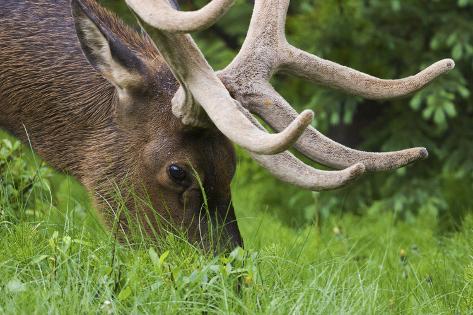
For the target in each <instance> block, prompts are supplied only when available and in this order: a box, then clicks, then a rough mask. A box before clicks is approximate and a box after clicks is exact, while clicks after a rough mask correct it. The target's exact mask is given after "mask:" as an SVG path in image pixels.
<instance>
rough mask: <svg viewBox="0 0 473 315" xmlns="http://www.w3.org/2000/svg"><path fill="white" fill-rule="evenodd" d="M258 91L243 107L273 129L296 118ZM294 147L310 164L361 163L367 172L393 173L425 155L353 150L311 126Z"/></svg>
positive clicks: (277, 98) (269, 92) (279, 100)
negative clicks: (311, 162)
mask: <svg viewBox="0 0 473 315" xmlns="http://www.w3.org/2000/svg"><path fill="white" fill-rule="evenodd" d="M258 91H259V93H258V94H254V95H252V96H251V97H248V98H247V102H248V103H247V104H248V106H247V107H248V109H249V110H250V111H251V112H253V113H255V114H257V115H258V116H260V117H262V118H263V120H264V121H266V122H267V123H268V124H269V125H270V126H271V127H272V128H274V129H275V130H279V129H280V128H284V125H285V124H287V123H288V122H289V121H291V120H292V118H293V117H294V116H297V112H296V111H295V110H294V109H293V108H292V107H291V105H289V103H287V101H286V100H285V99H284V98H283V97H282V96H281V95H279V94H278V93H277V92H276V91H275V90H274V88H273V87H272V86H270V85H269V84H267V83H266V86H261V87H260V88H258ZM261 104H264V106H261ZM314 144H316V145H314ZM295 148H296V149H297V150H298V151H299V152H301V153H302V154H304V155H305V156H307V157H310V158H311V159H313V160H314V161H316V162H319V163H322V164H325V165H327V166H330V167H334V168H345V167H348V166H350V165H353V164H355V163H363V164H364V165H365V167H366V170H368V171H386V170H393V169H396V168H399V167H402V166H405V165H407V164H410V163H413V162H415V161H417V160H420V159H425V158H426V157H427V156H428V153H427V150H426V149H425V148H411V149H406V150H401V151H394V152H383V153H379V152H365V151H359V150H354V149H351V148H348V147H346V146H344V145H342V144H340V143H337V142H335V141H333V140H331V139H329V138H328V137H326V136H324V135H323V134H321V133H320V132H319V131H318V130H317V129H315V128H313V127H308V128H307V130H306V131H305V133H304V134H303V135H302V137H301V138H300V139H299V141H298V142H297V143H296V144H295Z"/></svg>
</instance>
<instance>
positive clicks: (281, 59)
mask: <svg viewBox="0 0 473 315" xmlns="http://www.w3.org/2000/svg"><path fill="white" fill-rule="evenodd" d="M288 6H289V0H256V1H255V7H254V10H253V16H252V19H251V23H250V28H249V30H248V34H247V37H246V39H245V42H244V44H243V47H242V49H241V50H240V52H239V53H238V55H237V56H236V57H235V59H234V60H233V61H232V62H231V64H230V65H228V67H226V68H225V69H224V70H222V71H220V72H219V77H220V79H221V80H222V82H224V84H225V86H226V87H227V89H228V90H229V91H230V92H231V93H232V95H233V96H234V97H235V98H236V99H237V100H239V101H240V102H241V103H242V104H243V106H244V107H245V108H247V109H249V110H250V111H251V112H253V113H255V114H257V115H259V116H261V117H262V118H263V119H264V120H265V121H266V122H267V123H268V124H269V125H270V126H271V127H273V128H274V129H275V130H279V129H280V128H282V127H284V125H285V124H286V123H287V122H288V121H289V120H290V119H291V118H292V117H294V115H295V114H296V111H295V110H294V109H293V108H292V107H291V106H290V105H289V104H288V103H287V101H286V100H284V98H283V97H281V96H280V95H279V94H278V93H277V92H276V91H275V90H274V89H273V88H272V86H271V85H270V84H269V83H268V82H269V80H270V78H271V76H272V75H273V74H274V73H275V72H278V71H284V72H288V73H290V74H293V75H296V76H299V77H302V78H305V79H308V80H310V81H313V82H316V83H319V84H322V85H327V86H330V87H334V88H337V89H341V90H343V91H346V92H349V93H354V94H358V95H362V96H365V97H368V98H375V99H382V98H388V97H395V96H402V95H406V94H409V93H412V92H414V91H416V90H418V89H420V88H422V87H423V86H425V85H426V84H427V83H429V82H430V81H431V80H433V79H434V78H435V77H437V76H438V75H440V74H441V73H443V72H445V71H447V70H449V69H452V68H453V67H454V62H453V60H451V59H444V60H441V61H439V62H437V63H435V64H433V65H432V66H430V67H428V68H427V69H425V70H424V71H421V72H420V73H419V74H417V75H415V76H412V77H409V78H405V79H400V80H382V79H378V78H375V77H372V76H370V75H367V74H364V73H361V72H359V71H356V70H354V69H350V68H347V67H344V66H341V65H338V64H336V63H334V62H330V61H327V60H323V59H321V58H318V57H316V56H313V55H310V54H308V53H306V52H303V51H301V50H299V49H297V48H295V47H293V46H291V45H290V44H289V43H288V42H287V40H286V37H285V34H284V32H285V22H286V13H287V9H288ZM295 147H296V149H297V150H298V151H300V152H301V153H303V154H304V155H306V156H307V157H309V158H311V159H313V160H314V161H317V162H320V163H322V164H325V165H328V166H332V167H336V168H340V167H347V166H349V165H353V164H354V163H357V162H362V163H364V164H365V166H366V169H367V170H369V171H382V170H390V169H394V168H398V167H401V166H404V165H406V164H409V163H412V162H414V161H416V160H418V159H422V158H425V157H427V155H428V154H427V150H426V149H425V148H412V149H407V150H402V151H396V152H386V153H374V152H363V151H358V150H353V149H350V148H347V147H345V146H343V145H341V144H339V143H337V142H335V141H332V140H330V139H329V138H327V137H325V136H323V135H322V134H321V133H320V132H318V131H317V130H316V129H315V128H312V127H309V128H308V130H307V131H306V132H305V133H304V134H303V135H302V137H301V138H300V139H299V141H298V142H297V143H296V145H295Z"/></svg>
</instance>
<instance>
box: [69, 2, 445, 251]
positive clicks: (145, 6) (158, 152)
mask: <svg viewBox="0 0 473 315" xmlns="http://www.w3.org/2000/svg"><path fill="white" fill-rule="evenodd" d="M84 2H86V1H85V0H84V1H80V0H73V8H74V10H73V11H74V16H75V21H76V28H77V31H78V34H79V38H80V41H81V44H82V47H83V50H84V52H85V54H86V56H87V58H88V60H89V61H90V63H91V64H92V65H93V66H94V67H95V68H96V69H97V70H98V71H100V72H101V73H102V75H103V76H104V77H105V78H107V79H108V80H109V81H110V82H111V83H112V84H113V85H114V86H115V87H116V90H117V97H118V103H119V106H118V107H117V117H118V119H119V120H120V122H121V125H122V128H124V129H126V130H129V132H130V133H134V134H135V136H136V137H143V141H144V142H146V145H145V149H144V150H142V152H143V153H142V155H141V157H140V158H141V159H142V160H139V161H137V162H136V163H137V164H141V165H142V166H143V167H141V168H139V169H141V171H140V172H138V173H139V177H140V178H141V179H142V182H143V184H144V187H145V191H146V193H147V194H148V195H150V196H151V199H152V201H153V206H154V207H155V208H157V209H158V211H161V212H162V209H163V205H162V202H161V201H162V200H164V201H165V203H166V204H168V205H169V207H170V208H171V209H170V211H171V212H172V213H173V217H174V218H179V219H184V221H185V222H186V223H185V224H188V225H190V226H195V227H196V228H195V229H198V228H199V222H200V221H199V220H197V221H192V220H191V218H192V217H194V216H195V215H196V213H198V212H199V211H200V209H201V206H202V203H203V196H202V193H201V191H200V187H199V180H198V179H197V178H196V177H195V176H194V173H195V174H197V175H198V176H199V177H200V182H201V183H202V186H203V188H204V189H205V190H206V191H207V194H208V199H209V210H210V212H211V213H214V216H216V217H219V218H226V219H224V221H225V223H227V224H228V226H229V228H228V235H229V236H230V238H231V239H232V240H233V244H240V243H241V239H240V236H239V232H238V227H237V225H236V222H235V216H234V213H233V209H232V208H231V207H229V204H230V188H229V186H230V181H231V178H232V176H233V173H234V169H235V158H234V152H233V149H232V146H231V142H234V143H236V144H238V145H240V146H241V147H242V148H244V149H246V150H247V151H249V152H250V154H251V156H252V157H253V158H254V159H255V160H256V161H257V162H259V163H260V164H261V165H262V166H263V167H265V168H266V169H267V170H269V171H270V172H271V173H272V174H273V175H274V176H276V177H278V178H279V179H281V180H283V181H285V182H288V183H291V184H294V185H297V186H299V187H302V188H305V189H310V190H326V189H334V188H338V187H341V186H343V185H346V184H347V183H349V182H351V181H352V180H354V179H355V178H357V177H359V176H361V175H362V174H363V173H365V171H383V170H391V169H395V168H398V167H402V166H405V165H407V164H409V163H412V162H414V161H416V160H419V159H423V158H425V157H427V151H426V149H425V148H411V149H405V150H402V151H396V152H387V153H373V152H363V151H357V150H353V149H350V148H347V147H345V146H343V145H341V144H339V143H336V142H334V141H332V140H330V139H328V138H326V137H325V136H323V135H322V134H321V133H319V132H318V131H317V130H316V129H315V128H313V127H311V126H310V123H311V121H312V118H313V113H312V112H311V111H307V110H306V111H303V112H302V113H301V114H297V113H296V111H295V110H294V109H293V108H292V107H291V106H290V105H289V104H288V103H287V102H286V101H285V100H284V98H282V97H281V96H280V95H279V94H278V93H277V92H276V91H275V90H274V89H273V88H272V86H271V85H270V84H269V80H270V78H271V76H272V75H273V74H274V73H276V72H280V71H283V72H286V73H289V74H292V75H296V76H299V77H302V78H304V79H307V80H310V81H313V82H314V83H317V84H321V85H326V86H329V87H333V88H336V89H340V90H342V91H345V92H347V93H352V94H357V95H361V96H364V97H367V98H373V99H382V98H390V97H398V96H402V95H406V94H409V93H412V92H414V91H416V90H418V89H420V88H422V87H423V86H425V85H426V84H427V83H429V82H430V81H432V80H433V79H434V78H436V77H437V76H438V75H440V74H441V73H443V72H446V71H448V70H450V69H452V68H453V66H454V63H453V61H452V60H451V59H445V60H441V61H439V62H437V63H435V64H433V65H432V66H430V67H428V68H427V69H425V70H423V71H421V72H420V73H418V74H416V75H415V76H412V77H408V78H405V79H400V80H382V79H378V78H375V77H372V76H369V75H367V74H364V73H361V72H358V71H356V70H353V69H350V68H347V67H344V66H341V65H338V64H336V63H333V62H330V61H327V60H324V59H321V58H318V57H316V56H313V55H311V54H309V53H307V52H304V51H301V50H299V49H297V48H295V47H293V46H292V45H290V44H289V43H288V42H287V40H286V38H285V35H284V26H285V19H286V13H287V8H288V5H289V0H256V1H255V7H254V12H253V17H252V20H251V24H250V28H249V31H248V34H247V37H246V39H245V42H244V44H243V47H242V49H241V51H240V52H239V54H238V55H237V57H236V58H235V59H234V60H233V61H232V62H231V64H230V65H229V66H228V67H227V68H225V69H223V70H222V71H219V72H215V71H214V70H213V69H212V68H211V67H210V65H209V64H208V63H207V61H206V60H205V57H204V56H203V54H202V53H201V51H200V50H199V48H198V47H197V45H196V44H195V43H194V41H193V40H192V38H191V36H190V35H189V34H187V33H190V32H193V31H198V30H202V29H205V28H207V27H209V26H211V25H212V24H213V23H215V22H216V21H217V20H218V19H219V18H220V17H221V16H222V15H223V14H225V13H226V12H227V10H228V9H229V8H230V7H231V5H232V4H233V2H234V0H213V1H211V2H210V3H209V4H208V5H206V6H205V7H203V8H202V9H200V10H198V11H195V12H179V11H177V10H175V9H174V8H173V7H172V6H171V5H170V4H169V2H168V1H167V0H126V2H127V4H128V5H129V6H130V8H131V9H132V10H133V11H134V12H135V13H136V14H137V15H138V16H139V17H140V18H141V19H142V20H143V21H145V22H146V23H147V24H149V25H150V26H152V27H154V28H155V32H154V35H155V36H154V38H155V42H152V41H151V40H150V39H149V37H148V36H147V35H146V34H145V35H144V36H145V38H146V44H147V45H151V46H152V45H156V46H155V47H154V46H153V49H154V50H155V58H154V59H153V58H150V57H149V56H147V55H144V54H143V53H142V52H141V50H140V49H136V48H133V47H129V46H127V45H126V44H124V43H123V42H122V41H121V40H120V37H119V36H118V35H117V34H115V33H114V30H113V29H109V28H107V27H106V26H104V25H103V24H102V23H101V21H100V19H99V18H97V15H96V13H94V12H93V11H91V10H90V9H89V8H88V7H87V6H86V5H84V4H83V3H84ZM148 50H149V49H148ZM158 51H159V53H158ZM161 58H163V59H164V61H165V64H166V65H167V66H168V67H169V69H170V71H171V72H172V74H173V76H174V77H175V78H176V79H177V81H178V83H179V85H176V84H174V81H173V80H172V79H170V78H168V77H163V73H166V71H164V70H163V69H164V68H165V69H167V67H166V66H165V64H164V63H163V62H162V59H161ZM164 82H166V83H164ZM165 84H168V85H169V86H171V88H170V90H171V92H170V93H164V92H163V88H162V87H163V86H164V85H165ZM173 87H175V88H173ZM168 89H169V88H168ZM253 114H255V115H258V116H259V117H261V118H262V119H263V120H264V121H265V122H266V123H268V125H269V126H271V127H272V128H274V129H275V130H276V131H278V132H279V133H268V132H267V131H266V130H265V129H264V127H263V126H262V125H261V124H259V122H258V121H257V120H256V119H255V117H254V116H253ZM137 130H141V131H140V132H137ZM144 139H147V140H144ZM292 145H295V148H296V149H297V150H298V151H299V152H301V153H302V154H304V155H305V156H307V157H308V158H310V159H312V160H313V161H316V162H319V163H321V164H324V165H327V166H330V167H333V168H336V169H339V170H334V171H322V170H317V169H315V168H313V167H311V166H309V165H306V164H304V163H303V162H302V161H300V160H299V159H298V158H296V157H295V156H294V155H292V154H291V153H289V152H288V151H287V149H288V148H289V147H291V146H292ZM157 192H159V194H157ZM186 205H188V206H189V210H186V209H185V207H186Z"/></svg>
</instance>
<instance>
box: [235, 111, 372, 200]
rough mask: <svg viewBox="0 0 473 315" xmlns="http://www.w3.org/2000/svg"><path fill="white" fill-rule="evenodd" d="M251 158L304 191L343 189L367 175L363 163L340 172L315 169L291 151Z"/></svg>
mask: <svg viewBox="0 0 473 315" xmlns="http://www.w3.org/2000/svg"><path fill="white" fill-rule="evenodd" d="M241 111H242V113H243V114H244V115H245V116H246V117H247V118H248V119H249V120H250V121H251V122H252V123H253V124H254V125H255V126H257V127H258V128H259V129H261V130H265V129H264V127H263V126H262V125H261V124H260V123H259V122H258V120H257V119H255V118H254V117H253V116H252V115H251V113H249V112H248V111H247V110H246V109H244V108H241ZM250 155H251V157H252V158H253V159H254V160H255V161H256V162H258V163H259V164H260V165H261V166H263V167H264V168H266V169H267V170H268V171H269V172H270V173H271V174H272V175H273V176H274V177H276V178H278V179H280V180H281V181H283V182H286V183H289V184H293V185H295V186H298V187H300V188H303V189H308V190H312V191H322V190H329V189H335V188H340V187H343V186H345V185H347V184H349V183H351V182H352V181H354V180H355V179H357V178H359V177H361V176H362V175H363V174H364V173H365V165H364V164H363V163H355V164H353V165H351V166H349V167H347V168H345V169H343V170H340V171H322V170H318V169H315V168H313V167H311V166H309V165H307V164H304V163H303V162H302V161H301V160H299V159H298V158H297V157H295V156H294V155H293V154H291V153H290V152H289V151H286V152H283V153H279V154H276V155H259V154H255V153H252V152H250Z"/></svg>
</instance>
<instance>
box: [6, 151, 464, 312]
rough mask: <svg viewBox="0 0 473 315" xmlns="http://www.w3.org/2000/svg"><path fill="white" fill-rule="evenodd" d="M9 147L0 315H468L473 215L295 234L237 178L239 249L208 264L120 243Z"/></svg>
mask: <svg viewBox="0 0 473 315" xmlns="http://www.w3.org/2000/svg"><path fill="white" fill-rule="evenodd" d="M11 147H12V148H8V146H7V145H6V142H3V143H2V144H1V145H0V172H1V173H0V174H1V177H0V178H1V185H0V313H1V314H45V313H51V314H87V313H99V314H112V313H117V314H130V313H139V314H142V313H144V314H146V313H149V314H182V313H187V314H202V313H206V314H214V313H218V314H220V313H232V314H255V313H256V314H300V313H302V314H306V313H311V314H312V313H320V314H333V313H348V314H385V313H388V314H468V313H473V311H472V310H473V256H472V255H473V251H472V249H473V216H468V217H467V218H466V219H465V221H464V224H463V226H462V228H461V229H460V230H459V231H458V232H456V233H452V234H449V235H439V234H437V233H436V227H437V221H436V219H435V218H431V217H419V218H418V219H417V220H416V223H415V224H414V223H411V224H408V223H405V222H402V221H395V220H394V219H393V215H392V214H391V213H390V212H389V211H386V212H384V213H376V214H375V213H373V214H370V213H368V214H366V215H365V216H362V217H361V216H355V215H351V214H346V215H343V216H342V217H333V216H332V217H330V219H329V220H326V221H324V222H323V224H321V226H320V227H316V226H315V225H313V226H306V227H304V228H302V229H298V230H295V229H292V228H290V227H288V226H287V225H285V224H283V223H282V222H280V221H278V220H277V219H275V218H274V217H273V216H272V215H271V214H269V213H267V212H266V211H264V209H265V207H266V205H262V204H258V203H257V202H254V200H256V199H257V198H256V197H253V196H255V194H257V193H261V192H255V191H253V190H252V187H251V186H248V185H244V186H243V185H242V186H239V185H238V183H239V179H238V176H244V174H239V175H238V176H237V179H236V181H235V187H234V195H235V206H236V209H237V215H238V218H239V223H240V227H241V229H242V233H243V237H244V240H245V249H244V250H243V249H237V250H235V251H233V252H232V253H231V254H229V255H221V256H218V257H214V256H212V255H209V254H206V253H204V252H202V251H201V250H200V249H198V248H195V247H194V246H192V245H191V244H188V243H187V242H186V241H185V240H183V239H182V238H181V237H179V236H176V235H172V234H168V235H165V236H163V238H162V239H161V240H159V242H158V243H153V242H150V241H149V240H146V239H138V241H137V242H136V243H134V244H133V245H120V244H118V243H117V242H115V241H114V239H113V237H111V236H110V234H109V233H108V232H107V231H105V230H104V229H103V228H102V227H101V225H100V224H99V223H98V222H97V219H96V218H95V216H94V213H93V210H92V209H91V207H90V202H89V201H88V199H87V197H86V196H87V194H86V193H85V192H84V190H83V189H82V188H81V186H80V185H79V184H77V183H76V182H75V181H73V180H72V179H70V178H67V177H65V176H62V175H58V174H55V173H51V171H50V170H49V169H48V168H46V167H44V166H43V165H42V164H41V162H39V161H38V160H37V159H33V158H32V157H31V156H29V155H26V156H25V154H24V153H23V150H22V149H21V148H17V149H14V148H13V147H14V144H13V145H12V146H11ZM2 150H3V152H2ZM2 163H3V164H2ZM297 210H298V209H288V211H297Z"/></svg>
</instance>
